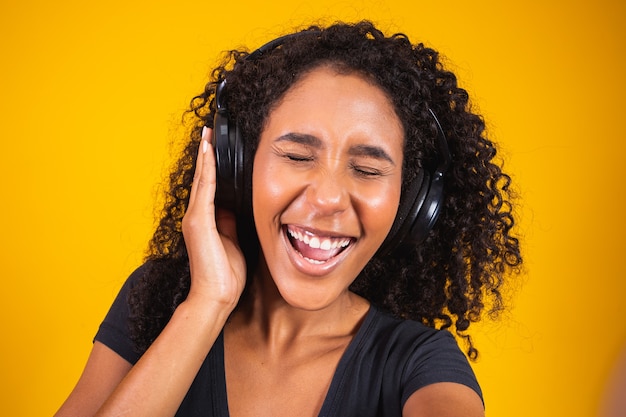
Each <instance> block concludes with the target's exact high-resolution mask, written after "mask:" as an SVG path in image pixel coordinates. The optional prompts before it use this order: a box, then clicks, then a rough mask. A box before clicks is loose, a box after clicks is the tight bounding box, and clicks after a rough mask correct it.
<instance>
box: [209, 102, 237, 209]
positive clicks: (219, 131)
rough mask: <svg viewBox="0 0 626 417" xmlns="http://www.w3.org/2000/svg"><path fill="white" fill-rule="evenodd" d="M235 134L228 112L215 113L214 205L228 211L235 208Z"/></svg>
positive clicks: (234, 127)
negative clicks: (215, 184)
mask: <svg viewBox="0 0 626 417" xmlns="http://www.w3.org/2000/svg"><path fill="white" fill-rule="evenodd" d="M237 133H238V128H237V126H236V125H234V124H233V123H232V122H231V120H230V119H229V117H228V112H227V111H226V110H219V111H216V112H215V118H214V123H213V148H214V149H215V168H216V181H217V189H216V191H215V204H217V205H218V206H220V207H223V208H226V209H229V210H236V208H237V196H236V188H237V187H236V182H237V179H238V178H237V155H236V152H237V150H238V145H237V143H236V142H237Z"/></svg>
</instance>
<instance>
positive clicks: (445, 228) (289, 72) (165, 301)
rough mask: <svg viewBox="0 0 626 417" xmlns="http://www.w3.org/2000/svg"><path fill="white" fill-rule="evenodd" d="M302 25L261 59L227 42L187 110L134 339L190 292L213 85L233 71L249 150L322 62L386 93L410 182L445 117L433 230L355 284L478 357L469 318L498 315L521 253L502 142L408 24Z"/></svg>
mask: <svg viewBox="0 0 626 417" xmlns="http://www.w3.org/2000/svg"><path fill="white" fill-rule="evenodd" d="M299 33H300V34H299V35H298V36H292V37H289V38H288V39H286V40H285V41H284V43H282V44H281V45H280V47H277V48H274V49H272V50H270V51H267V52H266V53H264V54H263V55H262V56H261V57H257V58H256V59H254V60H251V59H247V57H248V56H249V53H248V52H245V51H230V52H229V53H228V54H227V56H226V58H225V59H224V61H223V63H222V64H221V65H220V66H218V67H217V68H216V69H215V70H214V71H213V73H212V76H211V78H212V79H211V81H210V82H209V83H208V84H207V85H206V86H205V89H204V91H203V93H202V94H200V95H198V96H196V97H194V98H193V99H192V101H191V104H190V110H189V111H188V112H187V114H186V122H187V123H188V124H189V126H188V127H189V132H190V133H189V138H188V140H187V143H186V145H185V147H184V150H183V151H182V155H181V156H180V158H179V159H178V161H177V162H176V164H175V167H174V169H173V171H172V173H171V175H170V178H169V190H168V193H167V195H166V201H165V205H164V208H163V212H162V217H161V219H160V222H159V224H158V226H157V228H156V231H155V233H154V235H153V237H152V239H151V241H150V245H149V250H148V254H147V256H146V267H145V273H144V274H143V277H142V279H141V280H140V281H139V282H138V283H137V285H136V286H135V287H134V288H133V289H132V291H131V294H130V300H129V301H130V305H131V323H130V325H131V334H132V336H133V340H134V342H135V344H136V345H137V348H138V349H139V350H145V349H146V348H147V347H148V346H149V345H150V344H151V343H152V341H153V340H154V339H155V338H156V337H157V336H158V334H159V333H160V331H161V330H162V329H163V327H164V326H165V325H166V323H167V322H168V320H169V319H170V317H171V315H172V313H173V311H174V310H175V309H176V307H177V306H178V304H180V303H181V302H182V301H183V300H184V299H185V297H186V296H187V293H188V291H189V286H190V274H189V266H188V257H187V252H186V248H185V244H184V241H183V236H182V228H181V222H182V218H183V215H184V213H185V211H186V208H187V204H188V198H189V191H190V188H191V183H192V180H193V175H194V169H195V161H196V156H197V149H198V145H199V141H200V139H201V138H200V136H201V130H202V127H203V126H210V127H212V125H213V117H214V113H215V92H216V87H217V85H218V84H219V83H220V82H221V81H222V80H224V79H227V80H228V96H227V101H228V108H229V112H230V117H232V118H234V119H236V121H237V123H238V125H239V128H240V131H241V132H242V136H243V137H244V138H246V147H247V152H250V153H254V151H255V148H256V145H257V141H258V139H259V136H260V134H261V132H262V130H263V128H264V126H265V123H266V121H267V118H268V114H269V113H270V111H271V110H272V108H273V107H274V106H276V105H277V104H278V103H279V101H280V99H281V98H282V97H283V95H284V94H285V93H286V92H287V90H288V89H289V88H290V87H291V86H292V85H293V84H294V83H295V82H297V81H298V80H299V79H301V78H302V77H303V76H304V75H305V74H307V72H310V71H311V70H313V69H315V68H318V67H320V66H323V65H326V66H330V67H332V68H333V69H335V70H336V71H338V72H341V73H358V74H359V75H361V76H363V77H365V78H366V79H368V80H370V81H371V82H372V83H373V84H374V85H377V86H378V87H380V88H381V89H382V90H383V91H385V92H386V93H387V94H388V96H389V97H390V99H391V101H392V103H393V105H394V108H395V110H396V113H397V115H398V117H399V119H400V120H401V122H402V125H403V127H404V132H405V149H404V166H403V185H402V187H403V190H405V189H406V188H407V185H408V184H409V183H410V182H411V181H413V180H414V179H415V177H416V175H417V174H418V172H419V170H421V169H425V168H427V167H428V166H429V164H432V161H434V160H436V159H437V146H436V142H435V138H436V136H437V127H436V124H435V122H434V120H433V118H432V116H431V115H430V114H429V110H428V109H429V108H430V109H432V110H433V111H434V112H435V114H436V115H437V116H438V118H439V120H440V122H441V125H442V126H443V129H444V132H445V135H446V137H447V139H448V146H449V148H450V153H451V157H452V163H451V167H450V169H449V171H448V172H447V174H446V182H445V190H444V192H445V194H444V201H443V205H442V209H441V213H440V216H439V220H438V222H437V223H436V225H435V227H434V229H433V230H432V231H431V232H430V233H429V235H428V237H427V238H426V240H425V241H424V242H423V243H422V244H420V245H417V246H415V247H412V248H410V250H406V249H405V248H404V249H403V250H401V251H400V250H399V251H397V252H396V253H394V254H393V256H384V257H383V256H378V255H377V256H375V257H374V258H372V260H371V261H370V262H369V263H368V264H367V265H366V267H365V268H364V270H363V271H362V272H361V274H360V275H359V276H358V277H357V279H356V280H355V281H354V283H353V284H352V286H351V290H352V291H354V292H355V293H357V294H359V295H361V296H363V297H364V298H366V299H367V300H369V301H370V302H371V303H372V304H374V305H377V306H379V307H381V308H383V309H385V310H387V311H389V312H390V313H391V314H393V315H395V316H396V317H399V318H403V319H412V320H417V321H420V322H422V323H424V324H426V325H428V326H431V327H434V328H438V329H450V330H452V331H453V332H454V333H456V334H457V336H458V337H460V338H462V339H465V341H466V347H467V350H466V352H467V354H468V356H469V357H470V358H471V359H475V358H476V357H477V355H478V351H477V349H476V348H475V346H474V344H473V342H472V339H471V337H470V335H469V334H468V332H467V331H468V328H469V326H470V324H471V323H472V322H476V321H478V320H480V319H481V317H482V316H483V313H484V312H487V313H488V314H489V315H490V316H491V317H495V316H497V315H498V313H499V312H501V311H502V310H503V309H504V304H505V303H504V297H503V288H504V287H503V285H504V284H505V279H506V278H507V277H509V276H512V274H511V273H512V272H517V271H519V267H520V266H521V263H522V257H521V253H520V245H519V241H518V239H517V238H516V237H515V235H514V233H513V230H512V229H513V227H514V223H515V222H514V217H513V212H512V203H511V201H512V199H513V195H512V191H511V189H510V183H511V180H510V177H509V176H508V175H507V174H505V173H504V172H503V171H502V169H501V167H500V165H499V164H497V163H496V162H495V159H494V158H495V156H496V148H495V145H494V144H493V143H492V142H491V141H490V140H488V139H487V137H486V134H485V124H484V121H483V119H482V118H481V117H480V116H479V115H477V114H474V113H472V111H471V106H470V102H469V96H468V93H467V92H466V91H465V90H464V89H462V88H460V87H459V86H458V83H457V79H456V76H455V75H454V74H453V73H452V72H450V71H448V70H446V69H445V68H444V66H443V64H442V62H441V60H440V57H439V54H438V53H437V52H436V51H435V50H433V49H430V48H428V47H425V46H424V45H423V44H415V45H414V44H412V43H411V42H410V41H409V39H408V37H407V36H406V35H404V34H394V35H391V36H386V35H384V34H383V33H382V32H381V31H380V30H378V29H377V28H376V27H375V26H374V25H373V24H372V23H371V22H368V21H361V22H358V23H355V24H346V23H336V24H333V25H330V26H328V27H325V28H321V27H317V26H312V27H309V28H307V29H304V30H302V31H300V32H299ZM248 160H252V158H248ZM248 168H249V169H248V170H247V171H248V174H249V173H250V172H251V167H248ZM240 220H241V222H240V223H238V228H239V229H240V234H242V233H243V234H244V235H245V237H244V238H243V239H241V237H240V241H241V242H243V243H245V244H246V247H244V252H245V253H246V258H247V260H248V263H249V265H250V264H251V263H252V264H253V263H254V262H256V259H257V258H256V257H255V251H256V252H257V253H258V250H259V248H258V242H257V241H256V240H255V233H254V230H253V223H252V221H250V219H246V218H242V219H240ZM249 270H250V269H249Z"/></svg>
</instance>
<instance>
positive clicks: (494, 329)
mask: <svg viewBox="0 0 626 417" xmlns="http://www.w3.org/2000/svg"><path fill="white" fill-rule="evenodd" d="M271 3H273V5H270V4H271ZM87 4H88V3H85V2H82V1H69V0H60V1H54V2H52V1H43V0H22V1H20V2H19V4H18V2H17V1H12V2H9V1H8V0H3V1H2V4H1V6H0V53H1V54H0V57H1V58H0V59H2V65H1V66H0V121H1V123H0V178H2V186H1V187H0V199H1V200H0V218H1V219H2V220H1V221H2V227H1V229H0V236H1V239H0V242H1V243H0V244H1V247H0V261H1V263H0V265H1V267H0V268H1V269H0V274H1V275H2V286H1V288H2V302H1V303H0V305H1V306H0V334H1V335H2V336H1V337H2V340H1V341H0V370H1V380H0V383H1V387H0V404H2V406H1V407H0V409H1V410H2V411H1V414H3V415H7V416H44V415H51V414H52V413H53V412H54V410H55V409H56V408H57V407H58V406H59V404H60V403H61V402H62V401H63V399H64V398H65V396H66V395H67V394H68V393H69V391H70V390H71V388H72V386H73V384H74V383H75V381H76V379H77V378H78V376H79V374H80V371H81V369H82V367H83V364H84V362H85V359H86V357H87V354H88V352H89V350H90V347H91V339H92V337H93V335H94V333H95V331H96V329H97V326H98V324H99V323H100V320H101V319H102V317H103V315H104V314H105V312H106V311H107V309H108V306H109V304H110V303H111V301H112V298H113V297H114V295H115V294H116V292H117V290H118V288H119V286H120V285H121V283H122V282H123V280H124V279H125V278H126V276H127V275H128V273H129V272H131V270H132V269H133V268H134V267H136V266H137V265H138V264H139V262H140V260H141V257H142V254H143V251H144V248H145V243H146V242H147V240H148V238H149V236H150V234H151V230H152V226H153V223H152V218H153V202H154V198H155V195H157V192H158V183H159V181H160V180H161V178H162V177H163V173H164V171H165V168H166V167H167V165H168V162H167V161H168V160H169V155H168V152H169V149H170V148H169V142H170V139H171V138H172V137H173V136H176V133H175V132H176V130H177V128H178V125H179V122H180V115H181V113H182V111H183V110H184V109H185V107H186V105H187V103H188V101H189V99H190V98H191V97H192V96H193V95H194V94H196V93H198V92H199V91H200V89H201V88H202V86H203V85H204V82H205V79H206V76H207V72H208V70H209V68H210V67H211V66H212V65H213V64H214V63H215V62H216V59H217V57H218V56H219V53H220V51H223V50H225V49H227V48H230V47H237V46H242V45H250V46H258V45H260V44H261V43H263V42H264V41H266V40H268V39H270V38H272V37H274V36H275V35H278V34H280V33H283V32H284V31H286V30H288V29H291V28H292V27H294V26H298V25H301V24H303V23H308V22H310V21H312V20H317V19H321V20H322V21H329V20H333V19H344V20H355V19H358V18H369V19H372V20H374V21H376V22H378V23H379V24H380V25H381V27H382V28H385V29H387V30H389V31H398V30H400V31H404V32H406V33H407V34H409V35H410V36H411V38H412V39H413V40H414V41H417V40H421V41H424V42H425V43H427V44H428V45H430V46H433V47H435V48H437V49H439V50H440V51H441V52H442V53H443V54H444V55H446V56H447V58H448V59H449V61H450V63H451V68H453V69H454V70H456V71H457V72H458V73H459V74H460V82H461V84H462V85H463V86H465V87H467V88H468V89H469V90H470V92H471V93H472V95H473V98H474V103H475V105H476V106H477V107H478V108H479V109H480V111H481V112H482V113H483V114H484V115H485V116H486V118H487V120H488V125H489V129H490V131H489V132H490V135H491V137H492V138H494V139H495V140H497V141H498V142H499V143H500V144H501V147H502V152H501V155H502V156H503V157H504V158H505V159H506V161H507V162H506V168H507V169H508V170H509V171H511V172H512V174H513V177H514V179H515V181H516V184H517V185H518V187H519V189H520V194H521V196H522V203H523V207H522V208H521V209H520V213H519V215H520V225H521V229H520V230H521V232H522V233H523V235H524V239H523V243H524V247H525V259H526V274H525V275H524V277H523V280H524V285H523V287H522V289H521V291H520V292H519V293H518V295H517V297H516V299H515V306H514V309H513V310H512V311H511V312H510V314H509V315H508V316H507V317H505V319H504V320H502V321H500V322H499V323H497V324H491V325H485V326H482V327H481V328H480V332H479V333H478V335H477V344H478V347H479V349H481V353H482V356H481V359H480V361H479V362H478V363H477V364H476V365H475V369H476V372H477V373H478V375H479V378H480V380H481V383H482V385H483V388H484V390H485V398H486V402H487V415H488V416H509V417H511V416H551V417H552V416H592V415H595V413H596V410H597V408H598V406H599V403H600V399H601V396H602V390H603V386H604V382H605V380H606V379H607V378H608V376H609V374H610V371H611V367H612V364H613V362H614V361H615V360H616V358H617V357H618V354H619V352H620V351H621V349H622V348H623V347H624V346H625V345H626V325H625V324H624V318H625V317H626V300H625V295H626V291H625V290H626V283H625V281H626V276H625V269H626V268H625V267H624V258H625V254H624V253H623V252H624V249H625V245H624V243H623V240H624V237H625V235H626V230H625V221H624V220H623V216H624V213H625V212H626V210H625V207H624V206H625V195H624V194H625V186H624V177H625V176H624V174H623V169H624V165H625V159H626V158H625V151H626V145H625V142H626V141H625V136H626V134H625V130H626V128H625V127H624V119H625V116H624V106H623V100H624V98H625V97H626V86H625V81H624V74H625V73H626V68H625V65H624V62H625V58H624V56H625V54H626V48H625V42H624V38H625V36H624V34H625V33H624V32H625V30H624V25H625V24H626V19H625V18H626V13H625V9H626V6H625V3H623V2H618V1H609V0H598V1H595V2H591V1H586V2H583V1H579V0H578V1H576V0H575V1H571V0H570V1H564V0H561V1H554V2H548V1H544V0H530V1H527V2H516V3H514V2H503V1H496V0H490V1H480V0H478V1H458V0H452V1H447V2H436V1H421V0H411V1H408V0H407V1H400V0H395V1H394V0H389V1H384V0H351V1H341V0H339V1H337V0H318V1H314V2H313V1H309V0H289V1H286V0H277V1H274V2H260V1H252V0H240V1H229V2H210V1H198V0H183V1H177V2H173V1H172V2H165V1H157V0H150V1H146V0H140V1H132V0H125V1H120V0H112V1H106V2H95V3H93V4H88V5H87Z"/></svg>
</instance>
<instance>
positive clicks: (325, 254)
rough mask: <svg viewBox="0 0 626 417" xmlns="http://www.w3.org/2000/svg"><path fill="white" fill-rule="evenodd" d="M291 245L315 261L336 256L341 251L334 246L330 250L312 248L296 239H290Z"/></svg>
mask: <svg viewBox="0 0 626 417" xmlns="http://www.w3.org/2000/svg"><path fill="white" fill-rule="evenodd" d="M290 240H291V244H292V245H293V247H294V248H295V249H296V250H297V251H298V252H300V254H302V256H304V257H305V258H309V259H313V260H316V261H327V260H329V259H330V258H332V257H333V256H336V255H337V254H338V253H339V252H341V249H342V248H339V247H338V248H334V249H330V250H323V249H314V248H312V247H310V246H309V245H307V244H306V243H304V242H301V241H299V240H297V239H290Z"/></svg>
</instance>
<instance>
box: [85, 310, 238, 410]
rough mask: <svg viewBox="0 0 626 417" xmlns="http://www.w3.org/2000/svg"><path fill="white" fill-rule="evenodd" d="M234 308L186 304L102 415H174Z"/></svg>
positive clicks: (120, 386)
mask: <svg viewBox="0 0 626 417" xmlns="http://www.w3.org/2000/svg"><path fill="white" fill-rule="evenodd" d="M229 313H230V309H227V308H224V307H223V306H220V305H215V306H209V307H208V308H207V306H199V305H198V303H189V302H183V303H182V304H181V305H180V306H179V307H178V308H177V309H176V311H175V312H174V315H173V316H172V318H171V320H170V321H169V323H168V324H167V326H166V327H165V328H164V329H163V331H162V332H161V334H160V335H159V337H158V338H157V339H156V340H155V342H154V343H153V344H152V346H151V347H150V348H149V349H148V350H147V351H146V353H145V354H144V355H143V356H142V358H141V359H140V360H139V361H138V362H137V364H136V365H135V366H134V367H133V369H132V370H131V371H130V372H129V373H128V375H127V376H126V377H125V378H124V380H123V381H122V382H121V383H120V385H119V386H118V387H117V389H116V390H115V391H114V392H113V394H112V395H111V397H109V399H108V400H107V401H106V402H105V404H104V405H103V407H102V408H101V410H100V411H99V412H98V413H97V414H96V415H97V416H133V417H135V416H151V417H152V416H173V415H174V414H175V413H176V410H177V409H178V407H179V406H180V403H181V402H182V400H183V398H184V396H185V394H186V393H187V391H188V389H189V387H190V386H191V383H192V382H193V380H194V378H195V376H196V374H197V372H198V370H199V369H200V366H201V365H202V363H203V361H204V359H205V358H206V356H207V354H208V352H209V350H210V349H211V347H212V346H213V344H214V343H215V340H216V339H217V337H218V335H219V334H220V332H221V330H222V328H223V326H224V324H225V323H226V320H227V318H228V315H229Z"/></svg>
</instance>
